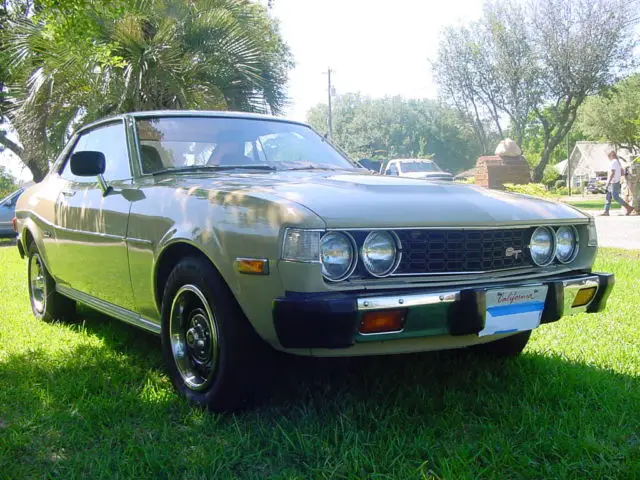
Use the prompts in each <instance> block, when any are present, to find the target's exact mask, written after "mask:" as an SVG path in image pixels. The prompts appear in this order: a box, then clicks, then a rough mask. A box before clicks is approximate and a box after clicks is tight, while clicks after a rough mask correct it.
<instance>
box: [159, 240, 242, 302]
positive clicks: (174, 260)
mask: <svg viewBox="0 0 640 480" xmlns="http://www.w3.org/2000/svg"><path fill="white" fill-rule="evenodd" d="M190 256H191V257H197V258H202V259H203V260H206V261H207V262H209V263H210V264H211V266H212V267H213V268H214V269H215V270H216V272H218V274H219V275H220V277H221V278H222V279H223V280H224V282H225V283H226V284H227V287H229V290H231V292H232V294H233V290H232V288H231V286H230V285H229V282H228V281H227V279H226V278H224V276H223V275H222V272H221V271H220V268H218V266H217V265H216V264H215V262H214V261H213V260H212V259H211V257H210V256H209V255H207V254H206V253H205V251H204V250H203V249H201V248H200V247H199V246H197V245H195V244H193V243H191V242H189V241H188V240H185V239H176V240H173V241H172V242H171V243H169V244H167V245H166V246H165V247H164V248H163V249H162V250H161V251H160V253H159V254H158V256H157V260H156V261H155V265H154V272H153V292H154V301H155V303H156V307H157V308H158V311H159V312H160V311H162V297H163V294H164V288H165V286H166V284H167V280H168V279H169V275H171V272H172V271H173V269H174V268H175V266H176V265H177V264H178V262H180V260H182V259H183V258H186V257H190ZM234 297H235V294H234Z"/></svg>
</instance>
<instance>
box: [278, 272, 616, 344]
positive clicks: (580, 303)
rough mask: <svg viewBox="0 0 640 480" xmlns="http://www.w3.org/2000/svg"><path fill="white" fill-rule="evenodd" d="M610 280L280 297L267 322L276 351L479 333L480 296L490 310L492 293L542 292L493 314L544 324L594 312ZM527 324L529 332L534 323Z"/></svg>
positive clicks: (482, 319)
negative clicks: (531, 313)
mask: <svg viewBox="0 0 640 480" xmlns="http://www.w3.org/2000/svg"><path fill="white" fill-rule="evenodd" d="M614 281H615V277H614V275H613V274H610V273H592V274H578V275H575V274H574V275H564V276H559V277H553V278H551V279H545V280H543V281H533V282H531V281H524V282H508V283H503V284H497V285H490V286H483V287H481V288H466V287H465V288H461V289H455V288H450V289H446V288H439V289H417V290H416V289H412V290H407V289H403V290H398V291H385V293H384V294H380V293H377V294H376V293H371V292H348V293H297V292H287V294H286V295H285V296H284V297H281V298H277V299H276V300H275V301H274V305H273V320H274V325H275V329H276V333H277V335H278V339H279V341H280V343H281V345H282V346H283V347H284V348H348V347H351V346H353V345H354V344H356V343H364V342H375V341H382V340H385V341H388V340H394V339H408V338H424V337H437V336H443V335H449V336H464V335H473V334H476V335H484V334H486V332H487V328H488V323H489V322H488V319H490V313H488V312H492V308H495V307H493V306H488V304H487V302H488V297H489V298H490V299H491V300H490V302H492V304H493V302H495V300H494V299H495V298H496V297H495V295H496V294H495V292H496V291H500V292H501V294H502V292H534V291H535V292H538V291H540V292H542V296H541V297H540V298H539V299H538V300H539V301H537V302H536V301H531V302H529V303H518V304H515V305H508V306H504V307H502V306H499V307H498V308H499V309H502V310H507V309H508V310H509V313H512V312H515V321H516V322H517V321H518V319H519V318H520V317H518V316H517V315H518V312H526V310H528V309H529V310H530V309H531V308H530V307H533V308H538V311H537V312H535V315H539V318H540V321H539V323H540V324H544V323H551V322H555V321H557V320H559V319H560V318H562V317H563V316H567V315H574V314H577V313H583V312H587V313H596V312H600V311H602V310H603V309H604V308H605V305H606V303H607V299H608V297H609V294H610V293H611V290H612V289H613V285H614ZM545 289H546V293H545ZM517 295H518V294H517V293H516V296H517ZM538 295H540V294H538ZM507 300H509V299H508V298H507ZM516 300H518V301H519V299H516ZM507 303H508V302H507ZM535 305H539V307H535ZM494 315H496V313H495V312H494ZM498 315H502V313H498ZM523 318H524V317H523ZM389 322H391V323H389ZM393 322H395V325H396V326H395V327H394V326H393V325H394V323H393ZM535 323H536V326H537V323H538V322H537V318H536V322H535ZM386 325H390V327H388V328H386ZM372 326H373V328H372ZM526 329H528V328H526ZM512 331H518V328H517V325H516V329H513V330H508V331H502V332H501V331H495V332H491V333H495V334H499V333H510V332H512Z"/></svg>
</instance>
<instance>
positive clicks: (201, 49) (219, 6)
mask: <svg viewBox="0 0 640 480" xmlns="http://www.w3.org/2000/svg"><path fill="white" fill-rule="evenodd" d="M45 7H46V8H45ZM1 41H2V42H3V44H4V45H6V48H7V55H8V57H9V67H10V68H9V75H8V76H9V79H10V82H11V84H12V86H11V88H10V89H9V94H10V97H11V98H10V101H11V102H12V109H11V111H10V112H9V119H10V121H11V124H12V126H13V127H14V128H15V129H16V131H17V132H18V134H19V137H20V140H21V142H22V145H23V147H24V148H23V150H22V152H20V153H19V156H20V157H21V159H22V160H23V162H24V163H25V164H26V165H27V166H28V167H29V169H30V170H31V172H32V173H33V176H34V179H35V180H39V179H41V178H42V177H43V176H44V175H45V174H46V170H47V167H48V162H49V161H51V160H52V159H53V158H54V157H55V155H56V153H57V152H58V151H59V150H60V148H61V146H62V144H63V143H64V142H65V140H66V138H67V137H68V136H69V133H70V132H71V131H72V130H73V129H74V128H75V127H76V126H77V124H78V123H80V122H87V121H91V120H93V119H96V118H100V117H103V116H105V115H110V114H116V113H121V112H127V111H136V110H151V109H176V108H188V109H234V110H244V111H258V112H265V111H268V112H272V113H278V112H279V111H280V110H281V109H282V107H283V106H284V103H285V100H286V95H285V89H284V88H285V84H286V81H287V73H288V70H289V69H290V68H291V66H292V60H291V56H290V53H289V50H288V47H287V46H286V44H285V43H284V42H283V40H282V39H281V37H280V35H279V32H278V27H277V24H276V23H274V21H273V20H272V19H271V18H270V17H269V16H268V14H267V13H266V9H265V7H263V6H261V5H260V4H257V3H252V2H249V1H247V0H191V1H189V2H182V1H178V0H111V1H109V0H98V1H95V2H94V1H89V0H64V1H58V0H41V2H40V3H38V4H37V5H36V7H35V8H34V13H33V15H30V16H28V17H26V18H15V19H11V20H10V28H9V29H7V30H5V32H4V33H3V36H2V40H1ZM0 141H1V140H0ZM3 143H5V142H3ZM5 146H6V143H5ZM16 153H18V152H16Z"/></svg>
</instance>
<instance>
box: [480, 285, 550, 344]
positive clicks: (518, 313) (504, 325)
mask: <svg viewBox="0 0 640 480" xmlns="http://www.w3.org/2000/svg"><path fill="white" fill-rule="evenodd" d="M546 298H547V286H546V285H537V286H534V287H523V288H500V289H495V290H487V314H486V317H485V326H484V329H482V330H481V331H480V333H478V335H479V336H481V337H482V336H485V335H496V334H500V333H512V332H521V331H524V330H533V329H534V328H536V327H538V325H540V318H541V317H542V310H543V309H544V301H545V299H546Z"/></svg>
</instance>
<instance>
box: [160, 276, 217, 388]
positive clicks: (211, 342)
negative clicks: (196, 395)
mask: <svg viewBox="0 0 640 480" xmlns="http://www.w3.org/2000/svg"><path fill="white" fill-rule="evenodd" d="M169 341H170V343H171V352H172V355H173V360H174V362H175V364H176V367H177V369H178V372H179V373H180V376H181V377H182V380H183V381H184V384H185V385H186V386H187V388H189V389H190V390H196V391H200V390H204V389H206V388H207V387H209V385H210V384H211V383H212V382H213V379H214V377H215V373H216V370H217V366H218V357H219V349H220V346H219V345H220V342H219V333H218V328H217V326H216V321H215V316H214V315H213V312H212V311H211V308H210V307H209V303H208V302H207V299H206V298H205V296H204V294H203V293H202V292H201V291H200V289H199V288H198V287H196V286H195V285H184V286H183V287H181V288H180V289H179V290H178V292H177V293H176V295H175V297H174V298H173V302H172V304H171V312H170V313H169Z"/></svg>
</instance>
